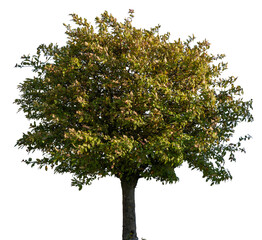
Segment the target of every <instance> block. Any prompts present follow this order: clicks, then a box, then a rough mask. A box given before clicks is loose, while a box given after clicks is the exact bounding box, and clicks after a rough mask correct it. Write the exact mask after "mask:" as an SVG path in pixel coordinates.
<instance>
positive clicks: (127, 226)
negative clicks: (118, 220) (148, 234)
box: [121, 177, 138, 240]
mask: <svg viewBox="0 0 262 240" xmlns="http://www.w3.org/2000/svg"><path fill="white" fill-rule="evenodd" d="M137 181H138V178H137V177H128V178H125V179H121V187H122V200H123V202H122V204H123V234H122V240H138V238H137V233H136V211H135V188H136V185H137Z"/></svg>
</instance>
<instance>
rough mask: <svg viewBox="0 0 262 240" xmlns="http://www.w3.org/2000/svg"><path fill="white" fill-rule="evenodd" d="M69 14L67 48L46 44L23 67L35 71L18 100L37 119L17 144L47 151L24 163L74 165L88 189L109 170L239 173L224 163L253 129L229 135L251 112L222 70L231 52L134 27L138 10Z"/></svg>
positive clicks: (76, 181) (218, 177)
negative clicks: (90, 16) (122, 15)
mask: <svg viewBox="0 0 262 240" xmlns="http://www.w3.org/2000/svg"><path fill="white" fill-rule="evenodd" d="M71 16H72V20H73V22H74V27H72V26H70V25H65V26H66V32H65V33H66V35H67V38H68V39H67V43H66V44H65V45H64V46H61V47H60V46H58V45H57V44H52V43H51V44H49V45H45V44H42V45H40V46H39V47H38V48H37V52H36V54H34V55H32V56H31V55H24V56H22V62H21V63H20V64H18V65H17V66H18V67H32V69H33V72H34V73H35V75H34V77H32V78H27V79H26V80H24V81H23V82H22V83H21V84H20V85H19V90H20V93H21V95H20V97H19V98H18V99H16V100H15V103H16V104H18V105H19V107H20V110H22V111H23V112H24V113H25V116H26V117H27V118H28V119H29V120H31V123H30V128H29V131H28V132H27V133H24V134H23V136H22V137H21V138H20V139H19V140H18V141H17V146H18V147H25V148H26V149H27V151H28V152H29V153H30V152H33V151H35V150H40V151H41V152H42V153H43V158H41V159H32V158H29V159H26V160H24V161H25V162H26V163H27V164H29V165H31V166H34V165H38V166H39V167H40V168H42V167H44V168H46V169H47V168H48V166H50V167H52V168H53V169H54V171H55V172H57V173H65V172H68V173H72V174H73V178H72V185H75V186H78V187H79V188H80V189H81V188H82V186H83V185H85V184H90V183H91V182H92V180H94V179H96V178H101V177H105V176H115V177H117V178H120V179H129V178H131V177H136V178H137V179H138V178H145V179H156V180H159V181H161V182H163V183H173V182H176V181H177V180H178V176H177V175H176V171H175V170H176V168H177V167H179V166H181V165H182V164H183V163H184V162H186V163H187V164H188V166H189V168H191V169H197V170H199V171H201V172H202V173H203V177H204V178H205V179H206V180H207V181H209V182H210V183H211V184H218V183H220V182H221V181H225V180H227V179H231V178H232V177H231V174H230V172H229V171H228V170H227V169H226V168H225V167H224V164H225V161H226V160H229V161H235V160H236V158H235V153H236V152H238V151H244V148H243V147H242V146H241V142H242V141H243V140H247V139H249V138H250V136H249V135H246V136H243V137H241V138H239V140H238V141H237V142H235V143H232V142H231V141H230V139H231V138H232V136H233V134H234V131H235V127H236V126H237V125H238V124H239V123H240V122H243V121H248V122H250V121H252V120H253V118H252V115H251V113H250V110H251V109H252V100H249V101H244V100H243V89H242V88H241V87H240V86H238V85H237V82H236V80H237V78H236V77H233V76H230V77H227V78H223V77H221V75H222V73H223V72H224V71H225V70H226V69H227V63H224V62H223V58H224V57H225V55H223V54H218V55H213V54H211V53H210V43H209V42H208V41H207V40H204V41H200V42H195V37H194V36H191V37H189V38H188V39H187V40H186V41H181V40H180V39H178V40H176V41H170V34H169V33H166V34H162V35H161V34H160V32H159V29H160V26H159V25H158V26H156V27H153V28H151V29H149V30H146V29H139V28H135V27H134V26H133V25H132V19H133V17H134V13H133V11H132V10H130V11H129V16H128V18H126V19H125V20H124V22H118V21H117V19H116V18H114V17H113V16H112V15H111V14H109V13H108V12H107V11H105V12H104V13H103V14H102V15H101V17H97V18H96V19H95V27H94V26H93V25H92V24H90V23H89V22H88V21H87V20H86V19H83V18H81V17H79V16H78V15H76V14H72V15H71Z"/></svg>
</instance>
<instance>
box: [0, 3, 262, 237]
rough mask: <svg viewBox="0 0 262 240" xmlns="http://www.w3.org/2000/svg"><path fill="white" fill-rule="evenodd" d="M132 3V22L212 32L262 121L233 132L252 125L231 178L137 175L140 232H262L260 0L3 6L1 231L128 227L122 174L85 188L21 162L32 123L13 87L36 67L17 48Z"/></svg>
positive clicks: (83, 233) (175, 33) (27, 233)
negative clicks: (74, 17)
mask: <svg viewBox="0 0 262 240" xmlns="http://www.w3.org/2000/svg"><path fill="white" fill-rule="evenodd" d="M128 9H134V10H135V19H134V22H133V24H134V25H135V26H136V27H138V28H140V27H142V28H150V27H153V26H155V25H157V24H161V26H162V28H161V33H165V32H167V31H169V32H170V33H171V39H177V38H179V37H180V38H181V39H182V40H185V39H186V38H187V36H188V35H192V34H195V36H196V37H197V40H199V41H200V40H203V39H205V38H206V39H207V40H209V41H210V43H211V51H212V52H213V53H225V54H226V56H227V58H226V61H227V62H229V70H228V71H227V74H228V75H231V74H232V75H234V76H238V77H239V78H238V83H239V84H240V85H241V86H242V87H243V88H244V90H245V98H246V99H250V98H253V99H254V111H253V115H254V117H255V122H254V123H251V124H242V125H240V126H239V128H238V129H237V133H236V135H239V134H246V133H250V134H251V135H252V136H253V139H252V140H251V141H249V142H247V143H246V144H245V147H246V150H247V154H238V157H237V162H236V163H230V164H228V165H227V166H228V167H229V169H230V170H231V173H232V175H233V180H232V181H230V182H226V183H222V184H220V185H218V186H212V187H210V186H209V184H207V183H206V182H205V181H204V179H202V178H201V174H200V173H198V172H195V171H191V170H188V169H187V167H186V166H184V167H182V168H180V169H179V170H178V175H179V177H180V182H179V183H177V184H174V185H164V186H163V185H162V184H161V183H157V182H154V181H145V180H140V181H139V183H138V186H137V189H136V206H137V208H136V211H137V230H138V236H139V237H140V238H141V237H143V238H146V239H147V240H173V239H178V240H193V239H194V240H198V239H199V240H200V239H201V240H221V239H223V240H229V239H233V240H234V239H252V240H261V239H262V228H261V223H262V207H261V204H262V197H261V183H262V180H261V168H262V161H261V160H262V159H261V158H262V157H261V136H262V131H261V129H262V128H261V122H262V115H261V103H262V101H261V100H262V99H261V96H262V94H261V80H262V77H261V72H262V61H261V56H262V47H261V37H262V28H261V24H262V14H261V5H260V1H259V0H257V1H255V0H248V1H241V0H236V1H234V0H220V1H212V0H197V1H196V0H179V1H177V0H170V1H168V0H161V1H152V0H150V1H143V0H140V1H137V0H132V1H124V0H110V1H109V0H107V1H106V0H104V1H103V0H92V1H89V0H85V1H84V0H70V1H67V0H64V1H55V0H52V1H50V0H45V1H36V0H34V1H33V0H23V1H20V0H8V1H3V3H1V6H0V11H1V14H0V24H1V28H0V42H1V44H0V54H1V57H0V70H1V71H0V76H1V77H0V81H1V85H0V98H1V99H0V104H1V108H0V109H1V117H0V121H1V122H0V130H1V131H0V133H1V137H0V141H1V142H0V150H1V157H0V239H3V240H18V239H21V240H36V239H37V240H60V239H61V240H69V239H70V240H71V239H74V240H75V239H77V240H84V239H85V240H87V239H90V240H105V239H107V240H117V239H121V233H122V228H121V226H122V208H121V207H122V206H121V188H120V183H119V181H118V179H114V178H105V179H102V180H99V181H95V182H93V184H92V185H91V186H86V187H84V188H83V190H82V191H80V192H79V191H78V190H77V188H73V187H71V186H70V176H69V175H58V174H56V175H54V174H53V173H52V172H51V171H47V172H46V171H44V170H39V169H37V168H30V167H29V166H27V165H25V164H24V163H21V160H22V159H23V158H26V157H27V153H26V152H25V151H24V150H19V149H16V148H14V144H15V142H16V140H17V139H18V138H20V137H21V136H22V132H24V131H26V130H27V127H28V121H27V120H26V119H25V118H24V116H23V114H22V113H19V114H17V113H16V112H17V106H15V105H14V104H12V102H13V101H14V99H15V98H17V97H18V94H19V93H18V91H17V89H16V86H17V85H18V84H19V83H20V82H22V81H23V80H24V79H25V78H26V77H29V76H30V75H31V73H30V72H29V71H27V70H24V69H22V70H21V69H15V68H14V65H15V64H16V63H17V62H19V61H20V56H21V55H23V54H28V53H31V54H33V53H35V49H36V47H37V46H38V45H40V44H41V43H46V44H48V43H50V42H57V43H59V44H64V43H65V41H66V36H65V35H64V31H65V28H64V26H63V25H62V23H69V22H70V17H69V14H70V13H77V14H79V15H80V16H82V17H85V18H87V19H88V21H90V22H91V23H94V18H95V17H96V16H99V15H100V14H101V13H102V12H104V10H108V12H109V13H112V14H113V15H114V16H115V17H116V18H117V19H118V20H120V21H122V20H123V19H124V18H125V17H127V15H128Z"/></svg>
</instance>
